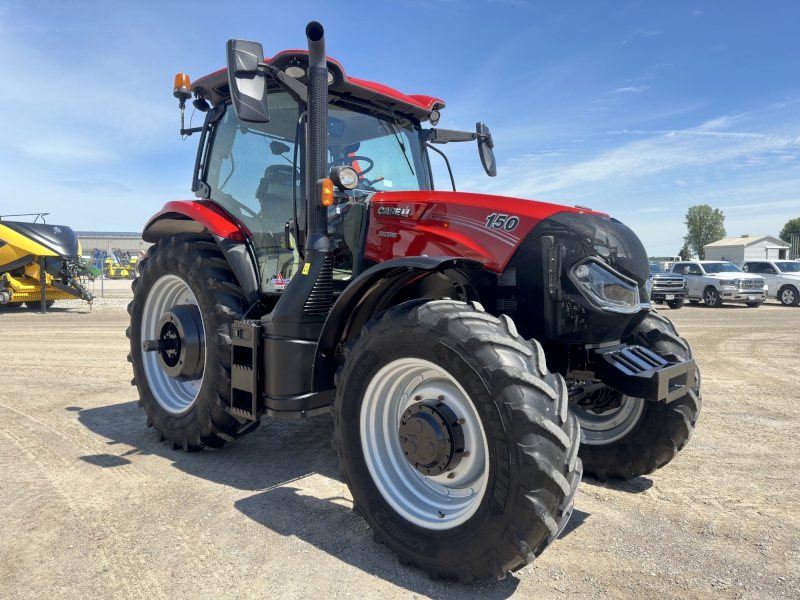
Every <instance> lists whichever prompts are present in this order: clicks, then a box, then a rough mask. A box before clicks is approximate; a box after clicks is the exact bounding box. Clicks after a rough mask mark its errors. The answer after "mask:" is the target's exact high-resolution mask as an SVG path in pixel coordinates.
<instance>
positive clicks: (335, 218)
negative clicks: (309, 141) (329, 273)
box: [200, 90, 432, 294]
mask: <svg viewBox="0 0 800 600" xmlns="http://www.w3.org/2000/svg"><path fill="white" fill-rule="evenodd" d="M269 96H270V98H269V105H270V120H269V122H268V123H247V122H244V121H241V120H240V119H238V118H237V116H236V113H235V111H234V110H233V108H232V107H231V105H230V104H228V103H223V104H221V105H220V107H219V109H217V110H218V112H219V113H220V114H219V117H218V118H217V119H216V120H215V121H214V123H213V124H212V126H211V130H210V132H209V135H208V146H207V149H206V150H205V152H206V156H207V159H206V161H205V162H206V164H205V165H203V168H202V171H201V173H200V177H201V178H202V180H203V181H204V182H205V183H206V184H207V185H208V196H209V199H210V200H212V201H214V202H215V203H216V204H218V205H219V206H221V207H222V208H224V209H225V210H226V211H227V212H228V213H230V214H231V215H232V216H234V217H235V218H236V219H237V220H238V221H239V222H241V223H242V224H243V225H244V226H245V227H246V228H247V230H248V231H249V232H250V236H251V240H252V244H253V248H254V250H255V252H256V255H257V261H258V267H259V287H260V289H261V291H262V293H267V294H272V293H282V292H283V291H284V290H285V289H286V286H287V285H288V283H289V282H290V281H291V279H292V278H293V277H294V276H295V274H296V273H297V270H298V268H299V266H300V264H301V263H302V257H301V253H300V252H301V249H302V248H303V239H304V236H305V225H304V224H305V222H306V209H305V198H306V185H305V183H306V182H305V179H306V178H305V177H304V172H305V159H304V157H305V150H304V149H303V148H302V146H303V145H304V140H305V138H306V131H305V120H304V119H302V115H303V113H304V107H303V106H302V105H300V104H299V103H298V102H297V101H295V100H294V99H293V98H291V96H289V94H288V93H286V92H285V91H282V90H274V91H271V92H270V94H269ZM328 111H329V112H328V114H329V117H328V148H327V152H328V165H329V167H331V168H332V167H335V166H347V167H350V168H352V169H353V170H354V172H355V174H356V177H357V179H356V181H355V185H354V187H352V189H345V190H343V191H342V193H343V194H344V195H345V196H346V198H342V202H340V203H337V204H335V205H332V206H330V207H327V213H328V234H329V236H330V238H331V243H332V246H333V252H334V257H333V260H334V264H333V269H334V281H335V282H336V281H339V282H346V281H348V280H349V279H350V278H351V277H352V275H353V263H354V257H355V255H356V254H357V253H358V234H359V232H360V229H361V227H360V226H361V219H362V216H363V215H362V212H363V206H364V204H363V201H364V199H365V198H367V197H369V196H370V195H372V194H374V193H375V192H379V191H409V190H414V191H418V190H428V189H431V187H432V182H431V177H430V166H429V164H428V161H427V155H426V153H425V146H424V144H425V141H424V139H423V132H422V130H421V128H420V126H419V123H418V122H415V121H414V120H412V119H411V118H408V117H404V116H401V115H396V114H395V116H394V117H392V116H390V113H389V112H388V111H387V110H384V111H380V110H378V109H375V108H373V107H369V106H363V105H357V104H353V103H349V102H347V101H340V102H337V103H336V104H334V105H331V106H329V109H328ZM287 224H288V225H287ZM287 236H288V237H287Z"/></svg>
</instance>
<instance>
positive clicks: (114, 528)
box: [0, 282, 800, 599]
mask: <svg viewBox="0 0 800 600" xmlns="http://www.w3.org/2000/svg"><path fill="white" fill-rule="evenodd" d="M107 283H113V284H114V285H115V286H116V285H119V284H121V283H124V284H125V288H124V289H125V290H127V289H129V287H128V286H129V282H107ZM107 291H108V292H109V294H107V298H106V299H105V300H104V301H103V302H99V301H98V302H97V303H96V304H95V306H94V309H93V310H91V311H90V310H89V309H88V307H87V306H86V305H85V304H81V303H79V302H65V303H58V304H57V305H56V306H55V307H54V308H53V309H51V310H50V311H48V314H47V315H40V314H37V313H35V312H31V311H25V310H21V309H17V310H7V311H0V419H2V427H0V538H1V539H2V540H3V543H2V544H0V597H2V598H29V597H30V598H61V597H69V598H78V597H81V598H82V597H113V598H140V597H141V598H144V597H147V598H161V597H173V598H176V597H177V598H182V597H190V598H227V597H231V598H233V597H235V598H239V597H280V598H307V597H322V598H329V597H341V598H359V597H364V598H381V599H388V598H426V597H431V598H472V597H481V598H509V597H514V598H533V597H536V598H562V597H564V596H565V595H569V596H570V597H576V598H633V597H637V598H710V597H711V598H759V599H760V598H800V593H799V592H798V589H799V588H800V510H798V509H800V501H799V500H800V486H798V481H799V479H800V478H798V475H797V472H798V467H800V442H798V436H797V434H796V432H797V431H798V429H800V412H799V411H798V408H800V388H798V381H800V360H798V340H797V331H798V330H799V329H800V309H789V308H783V307H781V306H778V305H777V304H772V303H770V304H766V305H764V306H762V307H761V308H759V309H757V310H753V309H748V308H740V307H734V306H730V307H724V308H722V309H717V310H714V309H706V308H702V307H695V306H687V307H685V308H683V309H681V310H678V311H669V310H667V311H666V314H667V315H668V316H669V317H671V318H673V319H674V320H675V322H676V324H677V326H678V328H679V330H680V331H681V333H682V334H683V335H685V336H686V337H687V338H688V339H689V341H690V342H691V343H692V345H693V347H694V350H695V353H696V357H697V360H698V362H699V364H700V367H701V369H702V372H703V395H704V399H705V406H704V410H703V414H702V415H701V418H700V422H699V426H698V429H697V433H696V434H695V436H694V437H693V439H692V441H691V442H690V443H689V445H688V446H687V448H686V449H685V450H684V451H683V452H682V453H681V454H680V456H679V457H678V458H677V459H676V460H675V461H674V462H673V463H672V464H670V465H668V466H667V467H665V468H664V469H662V470H660V471H658V472H656V473H654V474H652V475H649V476H646V477H639V478H637V479H635V480H633V481H630V482H627V483H621V482H619V483H609V484H600V483H598V482H596V481H592V480H584V483H583V485H582V486H581V489H580V491H579V493H578V497H577V499H576V503H575V504H576V511H575V513H574V515H573V517H572V521H571V522H570V524H569V525H568V527H567V529H566V530H565V532H564V534H563V535H562V537H561V538H560V539H559V540H558V541H557V542H556V543H554V544H553V545H552V546H551V547H550V548H549V549H548V550H547V551H546V552H545V553H544V554H543V555H542V556H541V557H540V558H539V559H537V560H536V561H535V562H534V563H533V564H532V565H529V566H528V567H526V568H525V569H523V570H521V571H519V572H517V573H516V574H513V575H510V576H508V577H506V579H505V580H503V581H481V582H478V583H476V584H475V585H474V586H471V587H465V586H462V585H460V584H457V583H452V582H434V581H430V580H429V579H428V578H427V576H426V575H425V574H424V573H422V572H420V571H418V570H416V569H413V568H407V567H402V566H400V565H399V564H398V562H397V559H396V558H395V557H394V555H393V554H392V553H391V552H390V551H388V550H387V549H386V548H385V547H382V546H378V545H377V544H375V543H374V542H373V541H372V539H371V535H370V532H369V529H368V527H367V525H366V524H365V523H364V521H363V520H362V519H360V518H359V517H357V516H356V515H354V514H353V513H352V512H351V510H350V508H351V497H350V494H349V492H348V490H347V487H346V486H345V485H344V484H343V483H342V482H341V481H340V480H339V479H338V477H337V470H338V466H337V462H336V458H335V456H334V454H333V451H332V450H331V448H330V445H329V443H328V438H329V435H330V431H331V421H330V419H329V418H328V417H318V418H315V419H309V420H306V421H288V422H287V421H277V420H268V419H265V420H264V422H263V423H262V426H261V428H260V429H258V430H257V431H256V432H255V433H253V434H252V435H251V436H249V437H247V438H245V439H244V440H242V441H241V442H240V443H238V444H235V445H234V446H231V447H230V448H227V449H225V450H223V451H218V452H210V451H206V452H202V453H197V454H185V453H183V452H181V451H171V450H169V448H167V446H166V445H165V444H159V443H158V442H157V440H156V435H155V433H154V432H153V430H152V429H148V428H147V427H146V426H145V419H144V414H143V412H142V411H141V410H140V409H138V408H137V407H136V399H137V396H136V392H135V390H134V389H133V388H131V387H130V379H131V369H130V365H129V364H128V363H127V362H126V360H125V356H126V353H127V347H126V346H127V340H126V338H125V334H124V332H125V327H126V325H127V321H128V316H127V313H126V312H125V310H124V308H123V307H121V306H115V303H119V304H121V305H123V306H124V304H126V303H127V300H126V299H125V298H124V297H118V298H114V297H112V296H113V294H111V293H110V292H111V291H112V290H109V289H108V288H107ZM129 293H130V292H127V291H126V292H124V293H123V288H122V287H120V292H119V295H120V296H124V295H125V294H128V295H129Z"/></svg>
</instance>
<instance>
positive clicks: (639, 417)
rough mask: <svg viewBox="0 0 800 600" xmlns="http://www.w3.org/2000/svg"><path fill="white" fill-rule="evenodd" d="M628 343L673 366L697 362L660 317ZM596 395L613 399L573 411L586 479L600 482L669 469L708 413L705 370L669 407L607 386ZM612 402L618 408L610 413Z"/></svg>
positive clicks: (641, 327)
mask: <svg viewBox="0 0 800 600" xmlns="http://www.w3.org/2000/svg"><path fill="white" fill-rule="evenodd" d="M626 342H627V343H635V344H638V345H641V346H644V347H645V348H648V349H649V350H652V351H653V352H655V353H656V354H659V355H660V356H663V357H664V358H665V359H667V360H669V361H671V362H683V361H685V360H687V359H690V358H692V349H691V348H690V347H689V344H688V342H687V341H686V340H685V339H684V338H682V337H680V336H679V335H678V332H677V331H676V329H675V326H674V325H673V324H672V322H671V321H670V320H669V319H666V318H664V317H662V316H661V315H659V314H657V313H650V315H648V316H647V318H646V319H645V320H644V321H643V322H642V323H641V325H639V326H638V327H637V328H636V329H635V330H634V332H633V334H632V335H631V337H630V338H629V339H627V340H626ZM595 393H602V394H605V395H606V396H607V397H605V398H601V400H602V402H598V403H597V406H598V407H600V408H599V409H598V408H596V409H595V410H588V409H584V408H582V407H581V406H580V405H575V406H573V407H572V411H573V412H575V414H576V416H577V417H578V421H579V423H580V424H581V448H580V452H579V453H578V455H579V456H580V457H581V459H583V466H584V470H585V472H586V474H587V475H592V476H593V477H595V478H597V479H599V480H600V481H606V480H608V479H612V478H613V479H623V480H628V479H633V478H634V477H638V476H640V475H647V474H648V473H652V472H653V471H655V470H656V469H660V468H661V467H663V466H664V465H666V464H667V463H669V462H670V461H671V460H672V459H673V458H675V456H676V455H677V454H678V452H680V451H681V450H682V449H683V448H684V447H685V446H686V444H687V443H688V442H689V439H690V438H691V437H692V433H693V432H694V428H695V424H696V423H697V419H698V417H699V416H700V410H701V408H702V397H701V395H700V372H699V370H698V372H697V379H696V383H695V385H694V387H692V388H691V389H689V390H688V391H687V393H686V395H684V396H682V397H681V398H678V399H677V400H673V401H672V402H670V403H669V404H665V403H664V402H653V401H647V400H643V399H641V398H629V397H628V396H624V395H622V394H619V392H615V391H614V390H612V389H611V388H609V387H607V386H606V387H604V388H602V389H601V390H599V391H598V392H595ZM613 394H618V395H619V396H620V398H615V397H613ZM612 402H613V404H618V406H615V407H614V408H612V409H611V410H607V409H608V407H610V406H612Z"/></svg>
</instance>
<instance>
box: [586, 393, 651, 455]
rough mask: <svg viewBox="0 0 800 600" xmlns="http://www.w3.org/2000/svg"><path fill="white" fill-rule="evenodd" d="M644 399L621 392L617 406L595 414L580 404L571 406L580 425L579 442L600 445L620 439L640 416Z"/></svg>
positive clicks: (634, 424)
mask: <svg viewBox="0 0 800 600" xmlns="http://www.w3.org/2000/svg"><path fill="white" fill-rule="evenodd" d="M644 403H645V400H643V399H642V398H631V397H630V396H626V395H625V394H621V398H620V405H619V407H618V408H615V409H613V410H608V411H605V412H603V413H600V414H596V413H594V412H592V411H591V410H585V409H584V408H582V407H581V406H578V405H575V406H573V407H572V412H573V413H575V416H576V417H577V418H578V423H579V424H580V426H581V444H588V445H590V446H602V445H605V444H611V443H613V442H616V441H617V440H620V439H622V438H623V437H625V436H626V435H628V433H630V431H631V430H632V429H633V428H634V427H635V426H636V424H637V423H638V422H639V419H640V417H641V416H642V411H643V410H644Z"/></svg>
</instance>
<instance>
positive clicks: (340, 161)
mask: <svg viewBox="0 0 800 600" xmlns="http://www.w3.org/2000/svg"><path fill="white" fill-rule="evenodd" d="M362 160H363V161H365V162H367V163H369V166H368V167H367V168H366V169H362V170H361V171H360V172H359V175H366V174H367V173H369V172H370V171H372V169H373V168H374V167H375V161H374V160H372V159H371V158H367V157H366V156H344V157H342V158H337V159H336V160H334V161H333V162H332V163H330V164H329V165H328V166H329V167H336V166H338V165H347V166H348V167H352V166H353V163H354V162H355V161H358V162H359V163H361V161H362ZM358 166H359V167H360V166H361V164H359V165H358Z"/></svg>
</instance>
